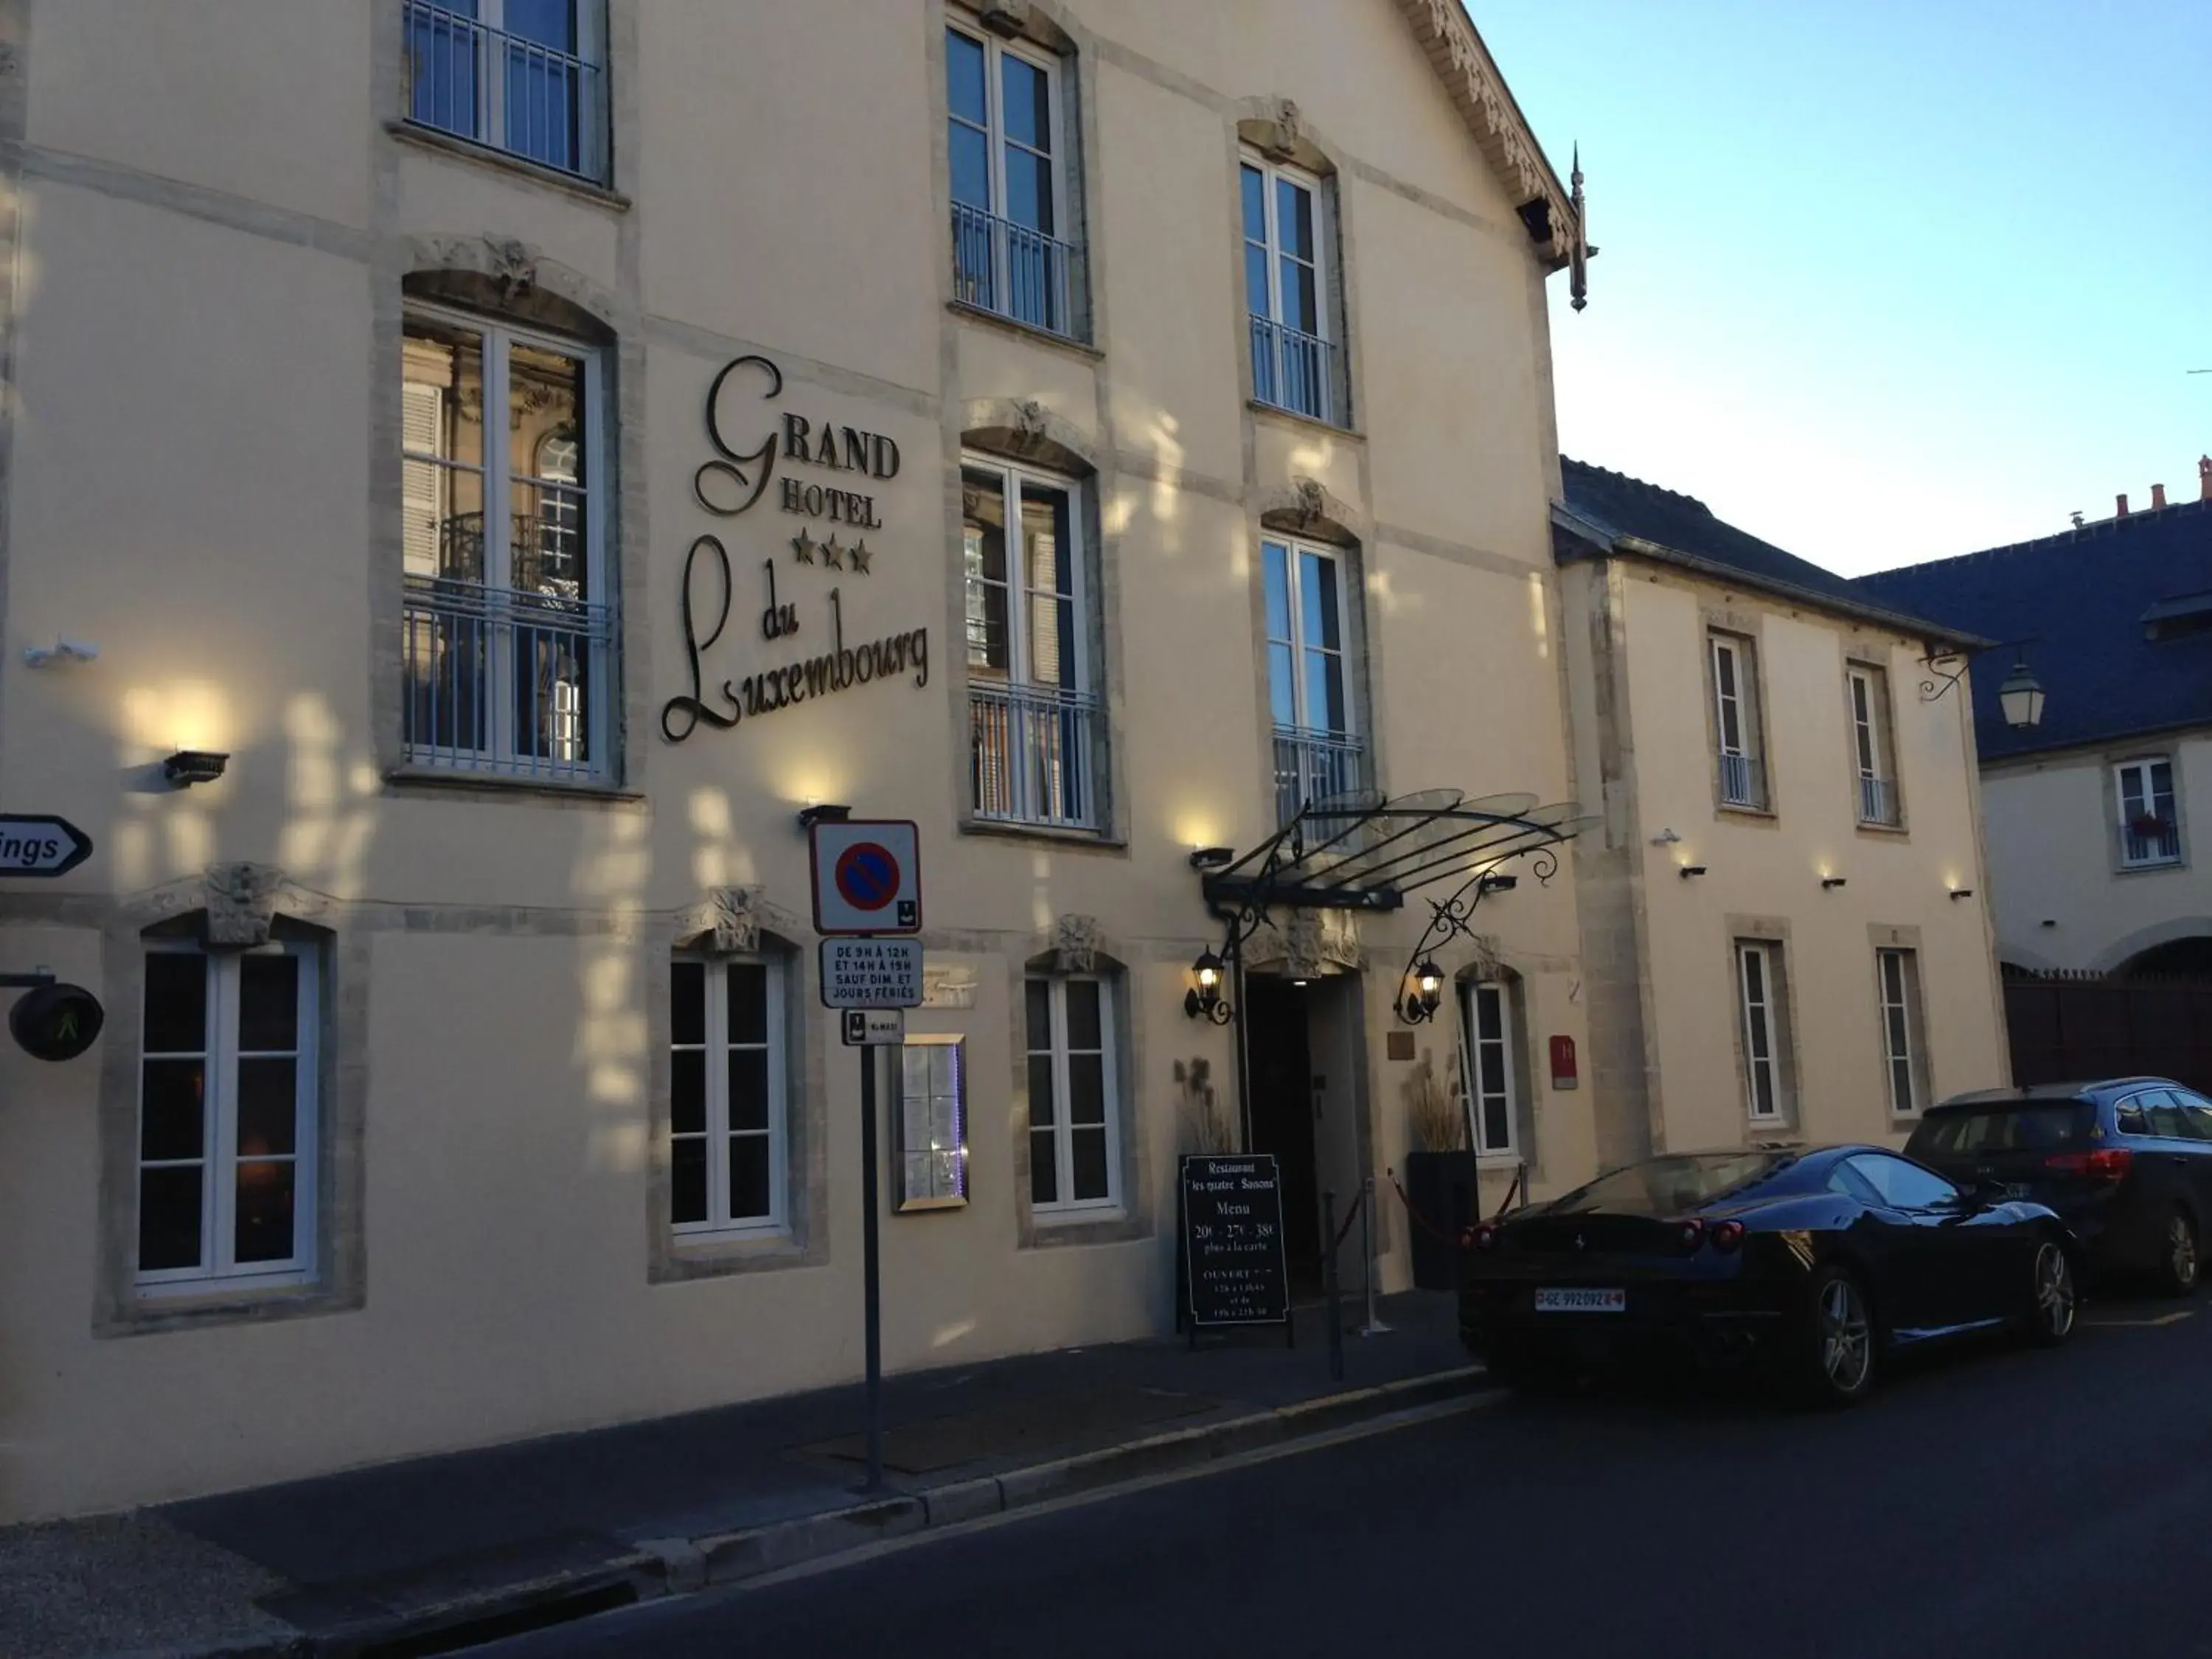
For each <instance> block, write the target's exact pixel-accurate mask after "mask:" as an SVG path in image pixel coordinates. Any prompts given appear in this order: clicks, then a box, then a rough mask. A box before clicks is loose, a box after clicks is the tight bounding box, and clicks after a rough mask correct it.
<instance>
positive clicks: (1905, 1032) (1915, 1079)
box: [1874, 950, 1927, 1117]
mask: <svg viewBox="0 0 2212 1659" xmlns="http://www.w3.org/2000/svg"><path fill="white" fill-rule="evenodd" d="M1874 957H1875V993H1876V995H1877V996H1878V997H1879V999H1880V1001H1881V1060H1882V1072H1883V1077H1884V1081H1885V1083H1886V1085H1887V1088H1888V1091H1889V1109H1890V1114H1891V1115H1893V1116H1895V1117H1910V1116H1911V1115H1912V1114H1914V1113H1916V1112H1917V1111H1918V1110H1919V1109H1921V1107H1922V1106H1923V1105H1925V1104H1926V1103H1927V1101H1926V1094H1927V1091H1926V1088H1925V1086H1924V1085H1923V1083H1922V1081H1921V1075H1922V1070H1923V1066H1924V1064H1925V1060H1926V1056H1924V1055H1923V1054H1922V1053H1921V1052H1920V1047H1921V1045H1920V1022H1921V1012H1920V956H1919V952H1917V951H1904V950H1881V951H1875V953H1874Z"/></svg>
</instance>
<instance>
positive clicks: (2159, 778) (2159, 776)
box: [2112, 756, 2181, 868]
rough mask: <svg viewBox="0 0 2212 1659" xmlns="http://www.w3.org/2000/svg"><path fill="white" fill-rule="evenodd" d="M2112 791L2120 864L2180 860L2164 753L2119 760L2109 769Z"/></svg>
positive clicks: (2168, 765)
mask: <svg viewBox="0 0 2212 1659" xmlns="http://www.w3.org/2000/svg"><path fill="white" fill-rule="evenodd" d="M2112 794H2113V798H2114V799H2116V800H2117V801H2118V804H2119V809H2120V863H2121V864H2122V865H2123V866H2126V867H2130V868H2137V867H2141V866H2146V865H2154V864H2179V863H2180V862H2181V821H2180V819H2179V818H2178V817H2176V816H2175V815H2174V799H2173V762H2172V760H2171V759H2170V758H2168V757H2165V756H2156V757H2146V758H2145V759H2142V760H2131V761H2122V762H2121V763H2119V764H2118V765H2117V766H2115V767H2114V768H2113V769H2112Z"/></svg>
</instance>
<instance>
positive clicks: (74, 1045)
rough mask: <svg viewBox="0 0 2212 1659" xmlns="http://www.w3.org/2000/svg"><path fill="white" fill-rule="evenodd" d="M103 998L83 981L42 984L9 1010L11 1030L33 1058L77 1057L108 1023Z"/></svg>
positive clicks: (17, 1042)
mask: <svg viewBox="0 0 2212 1659" xmlns="http://www.w3.org/2000/svg"><path fill="white" fill-rule="evenodd" d="M106 1018H107V1015H106V1011H105V1010H104V1009H102V1008H101V1007H100V999H99V998H98V997H95V996H94V995H93V994H92V993H91V992H89V991H88V990H86V989H85V988H84V987H82V985H41V986H40V987H38V988H37V989H35V990H33V991H28V992H26V993H25V994H23V995H22V996H21V997H19V998H18V999H16V1002H15V1006H14V1007H13V1008H10V1009H9V1011H8V1030H9V1035H10V1036H13V1037H14V1038H15V1042H16V1046H17V1047H19V1048H21V1049H22V1051H23V1052H24V1053H25V1054H28V1055H30V1056H31V1057H32V1058H33V1060H75V1059H76V1057H77V1056H78V1055H79V1054H82V1053H83V1052H84V1051H85V1050H86V1049H88V1048H91V1047H92V1044H93V1040H94V1038H96V1037H97V1036H99V1035H100V1026H101V1025H102V1024H105V1023H106Z"/></svg>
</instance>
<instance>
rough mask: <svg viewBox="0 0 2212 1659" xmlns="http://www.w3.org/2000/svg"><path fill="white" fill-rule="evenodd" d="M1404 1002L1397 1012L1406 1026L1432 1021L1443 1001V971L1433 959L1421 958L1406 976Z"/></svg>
mask: <svg viewBox="0 0 2212 1659" xmlns="http://www.w3.org/2000/svg"><path fill="white" fill-rule="evenodd" d="M1406 981H1407V984H1406V995H1405V1000H1403V1001H1402V1002H1401V1003H1400V1004H1399V1006H1398V1012H1399V1013H1400V1014H1401V1015H1402V1016H1403V1017H1404V1018H1405V1021H1406V1024H1408V1025H1419V1024H1421V1023H1422V1022H1423V1021H1424V1020H1430V1019H1434V1018H1436V1015H1437V1005H1439V1004H1440V1003H1442V1002H1443V1000H1444V975H1443V969H1441V968H1439V967H1437V959H1436V958H1435V957H1422V958H1421V959H1420V961H1419V962H1418V963H1415V964H1414V966H1413V972H1412V973H1410V974H1408V975H1407V976H1406Z"/></svg>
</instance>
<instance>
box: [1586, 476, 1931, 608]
mask: <svg viewBox="0 0 2212 1659" xmlns="http://www.w3.org/2000/svg"><path fill="white" fill-rule="evenodd" d="M1559 471H1560V474H1561V479H1562V482H1563V483H1565V486H1566V500H1565V513H1566V517H1567V520H1568V521H1567V522H1565V523H1564V524H1562V525H1561V526H1560V527H1561V528H1562V529H1563V530H1565V532H1566V534H1567V535H1568V536H1569V537H1570V538H1572V539H1573V540H1575V541H1578V542H1580V543H1583V544H1585V545H1587V546H1589V548H1591V549H1593V550H1595V551H1598V552H1603V553H1611V552H1621V553H1630V554H1637V555H1641V556H1645V557H1651V558H1658V559H1662V560H1664V561H1666V562H1670V563H1676V564H1680V565H1683V566H1685V567H1686V568H1691V569H1695V570H1699V571H1701V572H1703V573H1705V574H1709V575H1714V576H1719V577H1722V578H1723V579H1725V580H1736V581H1741V582H1742V583H1743V584H1745V585H1746V586H1752V587H1757V588H1759V589H1762V590H1764V591H1765V592H1771V593H1775V594H1778V595H1779V596H1781V597H1783V598H1785V599H1796V600H1801V601H1803V602H1806V603H1809V604H1813V605H1824V606H1826V608H1828V609H1830V610H1834V611H1842V612H1844V614H1846V615H1849V616H1854V617H1865V618H1866V619H1868V620H1869V621H1872V622H1877V623H1881V624H1882V625H1884V626H1886V627H1890V628H1894V629H1898V630H1899V631H1900V632H1902V633H1906V634H1914V635H1921V636H1922V637H1923V638H1932V637H1934V636H1937V635H1948V634H1949V633H1950V632H1951V630H1950V629H1946V628H1944V627H1942V626H1941V625H1940V624H1939V623H1930V622H1929V621H1927V620H1925V619H1924V618H1923V616H1922V615H1920V614H1917V613H1915V612H1914V611H1911V609H1910V608H1909V607H1904V606H1893V605H1890V604H1888V603H1887V601H1885V600H1884V599H1881V597H1879V596H1878V595H1875V594H1873V593H1869V592H1862V591H1861V590H1860V589H1859V588H1858V587H1857V586H1856V585H1855V584H1854V583H1853V582H1851V581H1850V579H1849V578H1847V577H1844V576H1839V575H1838V574H1836V573H1835V572H1834V571H1832V570H1830V569H1827V568H1826V567H1824V566H1821V565H1817V564H1814V562H1812V561H1811V560H1810V559H1801V558H1799V557H1798V556H1796V554H1795V553H1785V552H1784V551H1783V550H1781V549H1780V548H1778V547H1777V546H1775V545H1774V544H1773V543H1771V542H1763V541H1761V540H1759V538H1758V537H1756V536H1753V535H1752V534H1750V533H1749V532H1747V531H1742V530H1738V529H1737V528H1736V527H1735V526H1734V525H1732V524H1728V523H1725V522H1723V520H1719V519H1717V518H1715V517H1714V516H1713V510H1712V508H1711V507H1707V506H1706V505H1705V503H1704V502H1703V501H1699V500H1698V499H1697V498H1696V497H1695V496H1693V495H1680V494H1678V493H1677V492H1675V491H1674V490H1672V489H1662V488H1660V486H1658V485H1657V484H1653V483H1644V480H1643V479H1641V478H1632V477H1629V476H1628V475H1627V474H1626V473H1624V472H1612V471H1607V470H1606V469H1605V468H1604V467H1601V466H1592V465H1589V463H1588V462H1585V461H1577V460H1571V459H1568V458H1567V457H1565V456H1564V455H1563V456H1561V457H1560V458H1559Z"/></svg>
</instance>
